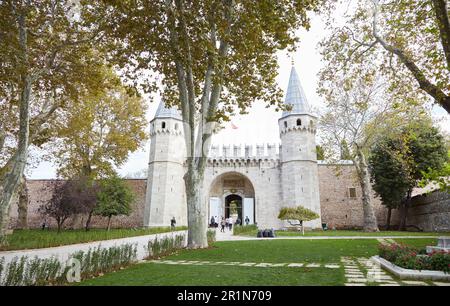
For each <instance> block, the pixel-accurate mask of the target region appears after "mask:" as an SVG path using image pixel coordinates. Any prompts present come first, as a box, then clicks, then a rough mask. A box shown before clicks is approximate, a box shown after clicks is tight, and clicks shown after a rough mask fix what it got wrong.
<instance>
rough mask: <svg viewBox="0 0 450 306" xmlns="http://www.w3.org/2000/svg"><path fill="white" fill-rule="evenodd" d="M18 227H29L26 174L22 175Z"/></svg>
mask: <svg viewBox="0 0 450 306" xmlns="http://www.w3.org/2000/svg"><path fill="white" fill-rule="evenodd" d="M17 215H18V217H17V219H18V220H17V228H19V229H27V228H28V222H27V217H28V189H27V181H26V178H25V176H22V180H21V182H20V187H19V202H18V207H17Z"/></svg>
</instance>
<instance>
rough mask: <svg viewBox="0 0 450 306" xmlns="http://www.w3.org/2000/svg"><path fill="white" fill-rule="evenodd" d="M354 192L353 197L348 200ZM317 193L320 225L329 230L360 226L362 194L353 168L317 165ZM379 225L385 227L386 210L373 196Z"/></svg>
mask: <svg viewBox="0 0 450 306" xmlns="http://www.w3.org/2000/svg"><path fill="white" fill-rule="evenodd" d="M349 188H355V191H356V197H350V192H349ZM319 190H320V206H321V211H322V222H323V223H327V225H328V227H329V228H336V229H356V228H361V227H362V225H363V223H362V222H363V206H362V191H361V187H360V185H359V183H358V181H357V177H356V171H355V167H354V166H353V165H351V164H349V165H345V164H344V165H339V166H336V165H326V164H320V165H319ZM372 202H373V204H374V208H375V213H376V216H377V220H378V225H379V226H383V225H384V224H386V214H387V210H386V209H385V208H384V206H383V205H381V203H380V200H379V199H378V198H376V197H375V194H374V193H372Z"/></svg>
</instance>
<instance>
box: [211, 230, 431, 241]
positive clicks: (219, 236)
mask: <svg viewBox="0 0 450 306" xmlns="http://www.w3.org/2000/svg"><path fill="white" fill-rule="evenodd" d="M424 238H437V237H436V236H277V237H275V238H256V237H251V236H235V235H233V232H232V231H229V230H227V229H226V230H225V232H224V233H222V232H221V231H220V228H217V229H216V240H217V241H244V240H260V241H261V240H274V239H298V240H302V239H303V240H311V239H312V240H322V239H382V240H386V239H387V240H388V241H389V240H390V239H424Z"/></svg>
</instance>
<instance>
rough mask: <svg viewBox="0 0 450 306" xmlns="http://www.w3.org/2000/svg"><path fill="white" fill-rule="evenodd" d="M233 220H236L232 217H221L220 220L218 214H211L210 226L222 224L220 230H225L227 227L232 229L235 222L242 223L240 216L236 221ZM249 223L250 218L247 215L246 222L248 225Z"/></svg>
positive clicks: (236, 223) (215, 226)
mask: <svg viewBox="0 0 450 306" xmlns="http://www.w3.org/2000/svg"><path fill="white" fill-rule="evenodd" d="M233 221H234V220H233V218H232V217H229V218H225V217H221V219H220V221H219V217H218V216H211V220H210V222H209V226H210V227H213V228H218V227H219V225H220V231H221V232H225V229H228V230H230V231H231V230H232V229H233V224H234V225H242V220H241V219H240V218H239V217H238V218H237V219H236V222H233ZM249 223H250V219H249V218H248V216H247V217H245V224H246V225H248V224H249Z"/></svg>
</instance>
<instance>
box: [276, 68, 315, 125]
mask: <svg viewBox="0 0 450 306" xmlns="http://www.w3.org/2000/svg"><path fill="white" fill-rule="evenodd" d="M284 103H285V104H290V105H292V109H291V110H290V111H284V112H283V115H282V117H286V116H289V115H294V114H310V113H311V108H310V106H309V103H308V100H307V99H306V95H305V92H304V91H303V88H302V85H301V84H300V79H299V77H298V74H297V71H295V67H294V66H292V69H291V75H290V76H289V84H288V88H287V91H286V98H285V99H284Z"/></svg>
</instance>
